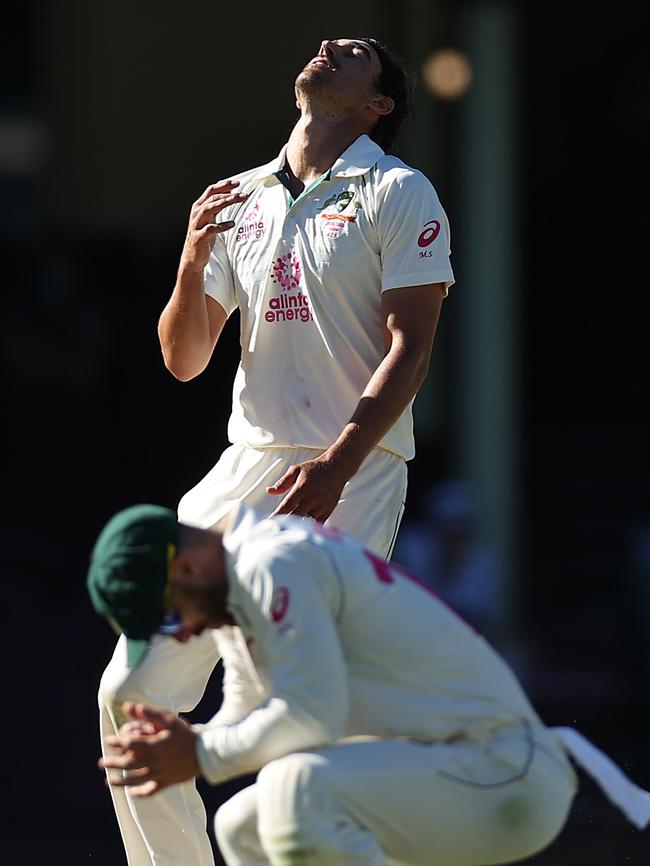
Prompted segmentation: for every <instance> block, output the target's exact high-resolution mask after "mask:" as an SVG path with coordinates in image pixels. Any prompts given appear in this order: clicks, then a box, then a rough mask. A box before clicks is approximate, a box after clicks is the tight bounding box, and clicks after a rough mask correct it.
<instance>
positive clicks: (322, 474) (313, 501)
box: [266, 457, 348, 523]
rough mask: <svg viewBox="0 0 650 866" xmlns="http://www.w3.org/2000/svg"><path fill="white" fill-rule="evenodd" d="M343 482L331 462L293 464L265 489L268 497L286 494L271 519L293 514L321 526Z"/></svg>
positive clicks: (345, 479) (334, 506) (334, 504)
mask: <svg viewBox="0 0 650 866" xmlns="http://www.w3.org/2000/svg"><path fill="white" fill-rule="evenodd" d="M347 480H348V478H347V476H343V475H341V472H340V470H339V469H338V468H337V467H336V464H335V463H334V462H332V461H326V460H323V459H322V458H318V457H317V458H316V459H315V460H305V462H304V463H296V464H294V465H293V466H290V467H289V468H288V469H287V471H286V472H285V473H284V475H283V476H282V477H281V478H279V479H278V480H277V481H276V482H275V484H272V485H271V486H270V487H267V488H266V492H267V493H270V494H271V495H272V496H280V495H281V494H283V493H286V494H287V495H286V496H285V497H284V499H283V500H282V501H281V502H280V504H279V505H278V506H277V508H276V509H275V510H274V511H273V513H272V514H271V517H273V516H275V515H276V514H295V515H297V516H300V517H313V518H314V519H315V520H318V521H319V522H320V523H324V522H325V521H326V520H327V518H328V517H329V516H330V514H331V513H332V512H333V511H334V509H335V508H336V506H337V504H338V501H339V499H340V498H341V492H342V491H343V487H344V486H345V484H346V482H347Z"/></svg>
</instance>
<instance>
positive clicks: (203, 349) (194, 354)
mask: <svg viewBox="0 0 650 866" xmlns="http://www.w3.org/2000/svg"><path fill="white" fill-rule="evenodd" d="M226 318H227V317H226V312H225V310H224V309H223V307H222V306H221V305H220V304H218V303H217V302H216V301H213V300H212V299H211V298H209V297H208V296H207V295H206V294H205V292H204V288H203V269H202V268H200V269H198V268H196V267H193V266H191V265H184V264H183V262H181V266H180V267H179V270H178V277H177V279H176V285H175V286H174V291H173V292H172V296H171V298H170V299H169V301H168V303H167V305H166V307H165V309H164V310H163V312H162V313H161V316H160V319H159V322H158V339H159V340H160V347H161V349H162V354H163V360H164V362H165V366H166V367H167V369H168V370H169V371H170V372H171V373H172V374H173V375H174V376H175V377H176V378H177V379H180V380H181V381H183V382H185V381H188V380H189V379H193V378H194V377H195V376H198V374H199V373H201V372H202V371H203V370H204V369H205V368H206V366H207V364H208V362H209V360H210V358H211V357H212V352H213V351H214V347H215V345H216V343H217V340H218V339H219V336H220V334H221V331H222V329H223V326H224V324H225V322H226Z"/></svg>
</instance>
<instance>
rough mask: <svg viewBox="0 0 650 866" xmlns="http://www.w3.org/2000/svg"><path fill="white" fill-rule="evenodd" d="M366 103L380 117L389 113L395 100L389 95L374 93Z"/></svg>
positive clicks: (393, 106)
mask: <svg viewBox="0 0 650 866" xmlns="http://www.w3.org/2000/svg"><path fill="white" fill-rule="evenodd" d="M368 104H369V106H370V108H372V110H373V111H375V112H376V113H377V114H379V115H381V116H382V117H383V116H384V115H385V114H390V113H391V111H392V110H393V109H394V108H395V100H394V99H393V98H392V97H391V96H385V95H384V94H383V93H376V94H375V95H374V96H373V97H372V99H371V100H370V102H369V103H368Z"/></svg>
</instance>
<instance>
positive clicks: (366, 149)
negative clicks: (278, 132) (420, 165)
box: [251, 133, 384, 184]
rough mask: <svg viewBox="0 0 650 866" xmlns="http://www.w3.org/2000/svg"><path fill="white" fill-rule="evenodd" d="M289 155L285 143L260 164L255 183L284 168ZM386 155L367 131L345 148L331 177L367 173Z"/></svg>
mask: <svg viewBox="0 0 650 866" xmlns="http://www.w3.org/2000/svg"><path fill="white" fill-rule="evenodd" d="M286 155H287V145H286V144H285V145H284V147H283V148H282V150H281V151H280V153H279V154H278V155H277V156H276V158H275V159H273V160H271V162H267V163H266V165H262V166H260V168H259V169H258V170H257V171H256V172H255V175H254V176H253V177H252V178H251V181H252V183H253V184H258V183H262V182H263V181H265V180H268V179H269V178H271V177H273V176H274V175H275V174H276V172H278V171H281V170H282V169H283V168H284V165H285V162H286ZM382 156H384V151H383V150H382V149H381V147H379V145H378V144H376V143H375V142H374V141H373V140H372V139H371V138H370V137H369V136H367V135H366V134H365V133H364V134H363V135H360V136H359V138H357V139H356V140H355V141H353V142H352V144H351V145H350V146H349V147H348V148H347V150H344V151H343V153H342V154H341V155H340V156H339V158H338V159H337V160H336V162H335V163H334V165H333V166H332V168H331V170H330V174H331V177H355V176H357V175H361V174H366V172H368V171H370V169H371V168H372V167H373V165H375V164H376V163H377V161H378V160H379V159H380V158H381V157H382Z"/></svg>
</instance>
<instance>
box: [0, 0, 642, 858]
mask: <svg viewBox="0 0 650 866" xmlns="http://www.w3.org/2000/svg"><path fill="white" fill-rule="evenodd" d="M642 8H643V4H638V3H627V2H619V3H617V4H615V6H614V7H609V6H606V5H600V6H598V5H593V4H588V5H587V4H571V3H555V2H548V3H515V2H488V0H486V2H469V0H466V2H462V0H456V2H452V0H448V2H442V0H441V2H424V0H423V2H418V0H401V2H399V3H395V2H390V0H382V2H370V0H367V2H353V3H347V4H344V5H343V6H334V5H332V4H330V5H329V6H327V7H320V6H315V5H314V4H308V3H298V2H293V0H291V2H285V3H283V4H281V6H279V7H278V6H276V5H274V4H266V3H261V2H251V0H248V2H246V3H236V4H219V3H216V2H214V0H213V2H208V0H186V2H184V3H182V4H181V3H171V2H160V0H158V2H153V0H136V2H134V0H130V2H127V0H113V2H112V3H104V4H99V3H93V2H88V0H61V2H46V0H42V2H38V0H22V2H20V3H13V4H9V5H6V6H5V8H4V9H3V12H2V17H1V21H2V24H1V27H0V47H1V51H0V69H1V76H0V85H1V91H0V205H1V206H0V255H1V271H0V273H1V274H2V282H3V292H2V298H3V301H2V308H3V314H2V317H1V322H2V340H1V342H0V346H1V349H0V351H1V353H2V376H3V392H4V401H3V402H4V411H3V417H4V419H5V420H4V423H3V428H4V439H5V446H4V452H5V457H6V459H5V469H4V484H3V487H4V493H5V495H4V497H3V499H4V511H3V519H2V524H1V529H0V532H1V534H2V535H1V537H2V551H3V560H4V568H3V573H2V580H3V584H4V587H5V589H4V598H5V602H4V608H5V622H4V628H3V632H4V634H3V639H4V646H5V652H6V656H5V658H6V665H5V673H6V678H5V689H4V690H5V708H4V712H3V731H4V733H3V738H2V742H3V746H4V748H5V752H6V753H7V754H6V755H5V756H4V765H5V772H4V784H3V785H2V788H1V790H2V794H1V796H2V798H3V800H4V802H3V803H2V809H1V810H0V825H1V827H0V855H1V857H2V861H3V862H7V863H9V862H12V863H14V862H20V863H21V864H23V866H32V864H33V866H36V864H42V863H47V864H49V866H58V864H61V866H75V864H86V866H109V864H111V866H112V864H123V863H125V862H126V861H125V858H124V855H123V853H122V847H121V842H120V840H119V835H118V831H117V826H116V824H115V822H114V818H113V815H112V809H111V806H110V801H109V796H108V793H107V792H106V790H105V788H104V785H103V781H102V778H101V776H100V773H99V771H98V770H97V769H96V767H95V761H96V757H97V754H98V744H97V721H96V698H95V693H96V687H97V682H98V678H99V676H100V674H101V671H102V670H103V667H104V665H105V664H106V662H107V661H108V659H109V657H110V654H111V652H112V647H113V636H112V633H111V631H110V629H109V628H108V626H107V625H105V624H104V623H103V622H102V621H101V620H100V619H99V618H98V617H97V616H96V615H95V614H94V612H93V611H92V609H91V608H90V605H89V602H88V600H87V597H86V591H85V584H84V581H85V571H86V565H87V560H88V555H89V551H90V548H91V546H92V543H93V541H94V538H95V536H96V534H97V532H98V531H99V529H100V528H101V526H102V524H103V523H104V521H105V520H106V519H108V517H109V516H110V515H111V514H112V513H113V512H114V511H115V510H117V509H119V508H122V507H124V506H126V505H129V504H132V503H134V502H137V501H150V502H159V503H162V504H165V505H168V506H170V507H174V506H175V505H176V503H177V501H178V499H179V498H180V496H181V495H182V494H183V493H184V492H185V491H186V490H187V489H188V488H189V487H190V486H192V485H193V484H194V483H196V482H197V481H198V480H199V478H201V477H202V475H203V474H204V473H205V472H206V471H207V470H208V469H209V468H210V467H211V466H212V465H213V463H214V462H215V461H216V459H217V456H218V455H219V453H220V451H221V449H222V448H223V447H224V446H225V444H226V439H225V432H226V421H227V417H228V412H229V402H230V388H231V381H232V376H233V373H234V369H235V365H236V360H237V354H238V331H237V317H236V315H235V317H234V318H233V321H232V322H230V323H229V326H228V328H227V329H226V332H225V333H224V335H223V338H222V340H221V342H220V344H219V346H218V349H217V351H216V354H215V357H214V359H213V362H212V363H211V365H210V366H209V367H208V369H207V370H206V371H205V372H204V373H203V374H202V375H201V376H200V377H199V378H198V379H197V380H195V381H193V382H190V383H185V384H181V383H179V382H176V381H174V380H173V379H172V377H171V375H170V374H169V373H167V372H166V371H165V369H164V367H163V364H162V361H161V357H160V353H159V349H158V344H157V337H156V323H157V318H158V315H159V313H160V311H161V310H162V307H163V306H164V304H165V303H166V301H167V298H168V297H169V294H170V292H171V289H172V286H173V283H174V280H175V273H176V266H177V262H178V256H179V253H180V250H181V247H182V243H183V239H184V234H185V226H186V220H187V215H188V211H189V207H190V205H191V202H192V201H193V200H194V199H195V198H196V197H197V196H198V195H199V194H200V193H201V192H202V191H203V189H204V188H205V187H206V186H207V184H208V183H209V182H212V181H215V180H217V179H219V178H223V177H226V176H228V175H230V174H232V173H235V172H238V171H241V170H243V169H246V168H249V167H251V166H254V165H259V164H262V163H264V162H267V161H268V160H269V159H271V158H273V157H274V156H275V155H276V154H277V152H278V151H279V150H280V147H281V146H282V144H283V143H284V142H285V140H286V139H287V137H288V134H289V131H290V129H291V127H292V125H293V123H294V122H295V120H296V118H297V114H296V109H295V105H294V100H293V89H292V88H293V81H294V79H295V76H296V74H297V73H298V71H299V70H300V69H301V68H302V66H303V65H304V63H305V62H306V61H307V59H309V58H310V57H312V56H313V54H314V53H316V50H317V48H318V46H319V43H320V40H321V39H323V38H326V37H333V38H335V37H337V36H363V35H374V36H376V37H377V38H379V39H382V40H383V41H385V42H386V43H388V45H390V46H391V47H392V48H393V49H394V50H396V51H397V52H398V53H400V54H401V55H402V56H404V57H406V58H407V59H409V60H410V61H411V62H412V63H413V64H414V65H415V66H416V68H417V69H418V72H419V74H420V84H419V88H418V96H417V105H416V122H415V125H411V126H409V127H408V128H407V129H406V130H405V134H404V135H403V138H402V145H401V150H400V155H401V156H402V158H403V159H404V160H405V161H407V162H410V163H412V164H414V165H416V166H417V167H419V168H420V169H422V170H423V171H424V172H425V173H426V174H427V175H428V176H429V177H430V179H431V180H432V182H433V183H434V185H435V186H436V189H437V190H438V193H439V195H440V197H441V200H442V202H443V205H444V206H445V209H446V211H447V213H448V216H449V219H450V223H451V227H452V261H453V265H454V269H455V273H456V279H457V282H456V285H455V286H454V287H453V288H452V290H451V291H450V295H449V298H448V300H447V301H446V302H445V305H444V310H443V315H442V318H441V322H440V327H439V332H438V336H437V340H436V347H435V351H434V356H433V360H432V365H431V370H430V374H429V379H428V382H427V385H426V386H425V388H424V389H423V391H422V393H421V394H420V396H419V397H418V398H417V401H416V404H415V416H416V435H417V441H418V448H419V450H418V456H417V457H416V459H415V460H414V461H413V463H412V464H411V474H410V493H409V502H408V507H407V512H406V515H405V518H404V523H403V529H402V533H401V536H400V542H399V545H398V548H397V550H396V554H395V558H396V559H398V560H401V561H403V562H404V563H405V564H409V565H411V566H412V567H417V569H418V570H419V572H420V574H421V576H423V577H425V578H426V579H428V580H430V581H431V582H432V583H435V582H438V589H439V590H440V591H441V592H443V593H447V595H448V596H449V598H450V599H452V600H453V601H454V603H456V604H457V606H458V607H459V609H461V610H462V611H463V612H464V614H465V615H466V616H467V617H468V618H470V619H474V621H475V622H476V624H477V625H478V626H479V627H481V628H483V629H484V631H485V632H486V634H487V635H488V636H489V637H490V638H491V639H492V640H493V641H494V643H495V644H496V645H497V646H498V648H499V649H500V650H501V651H502V652H503V653H504V655H505V656H506V657H507V658H508V659H509V661H510V662H511V663H512V665H513V666H514V667H515V669H516V670H517V672H518V673H519V675H520V676H521V679H522V681H523V682H524V684H525V686H526V688H527V689H528V691H529V693H530V695H531V697H532V698H533V700H534V702H535V703H536V706H537V707H538V709H539V711H540V713H541V714H542V716H543V717H544V718H545V719H546V721H548V722H549V723H550V724H569V725H575V726H576V727H578V728H579V729H580V730H581V731H582V732H583V733H584V734H586V735H587V736H589V737H591V738H592V739H593V740H594V741H595V742H596V743H597V744H599V745H600V746H602V747H603V748H605V749H606V751H608V752H609V754H610V755H611V756H612V757H613V758H614V759H615V760H616V761H618V762H619V763H620V764H621V765H622V766H623V767H624V768H625V769H626V770H627V772H629V773H630V774H631V776H632V778H633V779H634V780H635V781H636V782H637V783H639V784H641V785H643V786H644V787H646V788H650V751H649V748H648V739H647V731H648V724H649V722H650V701H649V697H648V694H649V686H650V636H649V629H650V501H649V495H648V489H649V481H650V464H649V462H648V427H649V424H648V421H649V418H648V383H647V378H648V377H647V370H648V364H647V336H646V332H647V313H648V304H647V300H646V297H647V292H648V280H647V275H646V270H647V266H646V257H647V250H648V241H647V238H648V235H649V230H650V225H649V217H648V213H649V211H648V204H647V202H648V193H649V192H650V190H649V188H648V187H649V184H648V157H649V144H650V59H649V57H650V55H649V53H648V50H647V35H646V30H645V28H644V25H643V20H642V18H641V11H642ZM644 382H645V383H646V384H645V385H644V384H643V383H644ZM218 676H219V672H218V671H217V672H216V673H215V677H214V682H213V683H211V686H210V689H209V691H208V694H207V695H206V697H205V699H204V701H203V702H202V704H201V706H200V707H199V709H198V710H197V711H196V714H195V717H197V718H198V717H201V718H202V719H205V718H207V717H208V716H209V715H210V714H211V713H212V712H213V711H214V704H215V703H216V702H218V698H219V680H218ZM582 778H583V786H582V789H581V791H580V793H579V795H578V798H577V800H576V805H575V809H574V812H573V814H572V816H571V818H570V820H569V823H568V825H567V827H566V829H565V831H564V833H563V835H562V836H561V837H560V838H559V839H558V840H557V841H556V842H555V843H554V844H553V845H552V846H551V847H550V848H549V849H547V851H545V852H543V853H542V854H540V855H539V856H538V857H535V858H533V860H531V861H530V862H531V863H532V862H533V861H534V862H535V864H539V866H569V864H571V866H582V864H585V866H587V864H589V866H592V864H594V863H597V864H599V866H619V864H634V866H636V864H642V863H643V864H647V862H648V855H649V854H650V837H649V836H648V831H646V833H645V834H644V833H640V832H638V831H636V830H635V829H634V828H633V827H632V825H631V824H628V823H627V822H626V821H625V820H624V819H623V817H622V816H621V814H620V813H619V812H618V811H617V810H616V809H615V808H614V807H612V806H611V805H610V804H609V803H608V802H606V801H605V799H604V798H603V797H602V795H601V794H600V793H599V792H598V791H597V790H596V789H595V787H594V786H593V785H592V784H591V783H590V782H589V780H587V779H586V778H584V777H582ZM232 789H233V786H232V785H231V786H230V787H229V786H223V787H221V788H215V789H210V790H205V789H204V790H205V795H206V798H207V800H208V802H209V804H210V810H211V811H212V810H213V809H214V807H215V806H216V804H218V803H219V802H220V801H221V800H222V799H223V798H224V797H225V796H226V795H227V794H228V792H229V791H230V790H232ZM468 831H471V828H470V829H468Z"/></svg>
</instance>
